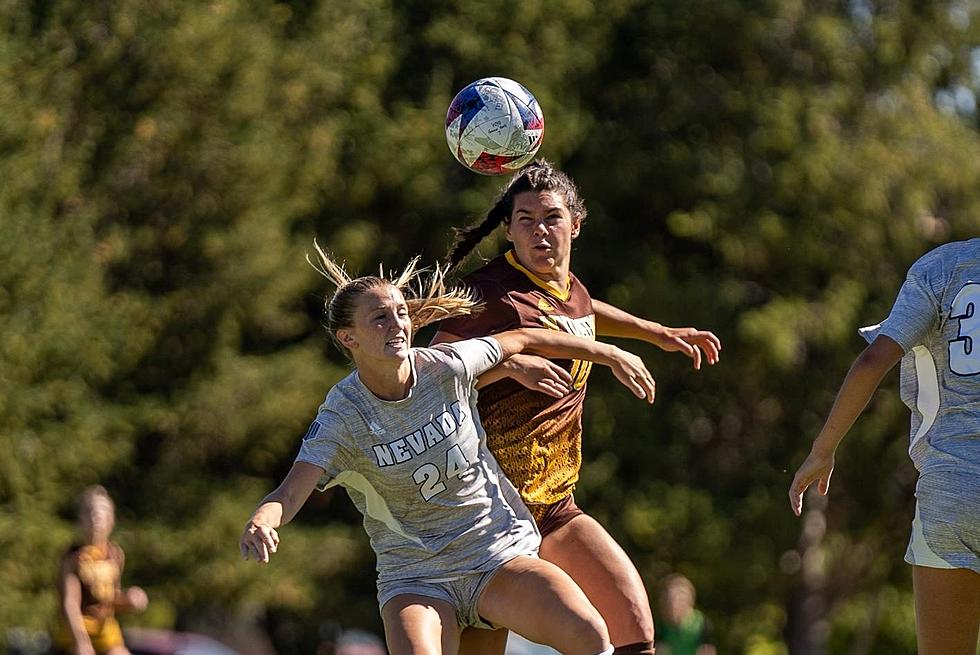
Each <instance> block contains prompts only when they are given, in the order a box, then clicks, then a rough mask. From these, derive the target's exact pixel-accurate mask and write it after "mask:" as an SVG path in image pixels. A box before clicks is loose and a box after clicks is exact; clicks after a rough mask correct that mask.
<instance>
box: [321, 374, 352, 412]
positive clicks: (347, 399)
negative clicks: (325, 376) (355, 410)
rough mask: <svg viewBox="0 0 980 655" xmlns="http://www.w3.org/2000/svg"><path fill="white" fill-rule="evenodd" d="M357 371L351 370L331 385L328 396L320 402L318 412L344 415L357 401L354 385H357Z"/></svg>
mask: <svg viewBox="0 0 980 655" xmlns="http://www.w3.org/2000/svg"><path fill="white" fill-rule="evenodd" d="M356 375H357V371H356V370H355V371H351V372H350V373H349V374H347V375H346V376H345V377H344V378H342V379H341V380H340V381H338V382H337V383H336V384H334V385H333V386H332V387H330V390H329V391H327V395H326V397H325V398H324V399H323V402H322V403H321V404H320V408H319V409H318V410H317V414H324V413H327V414H339V415H343V414H344V412H345V411H347V410H348V409H349V407H350V405H351V404H352V403H354V402H355V398H356V393H355V390H354V387H355V386H356V381H355V379H354V378H355V376H356Z"/></svg>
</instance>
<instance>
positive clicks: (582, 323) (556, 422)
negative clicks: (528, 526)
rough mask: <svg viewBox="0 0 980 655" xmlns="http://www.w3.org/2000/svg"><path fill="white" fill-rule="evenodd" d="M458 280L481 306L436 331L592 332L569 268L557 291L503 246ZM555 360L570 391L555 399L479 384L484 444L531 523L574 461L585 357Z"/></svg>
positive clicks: (562, 487)
mask: <svg viewBox="0 0 980 655" xmlns="http://www.w3.org/2000/svg"><path fill="white" fill-rule="evenodd" d="M464 281H465V282H466V284H467V285H468V286H469V287H471V288H472V289H473V290H474V291H475V292H476V294H477V296H478V297H479V298H480V300H482V301H483V302H484V303H486V307H485V308H484V310H483V311H482V312H480V313H479V314H477V315H476V316H473V317H462V318H454V319H450V320H446V321H443V322H442V324H441V325H440V327H439V329H440V331H442V332H445V333H447V334H450V335H454V336H456V337H460V338H470V337H476V336H482V335H488V334H495V333H497V332H502V331H504V330H512V329H517V328H531V327H534V328H547V329H551V330H562V331H564V332H569V333H571V334H575V335H578V336H582V337H588V338H593V339H594V338H595V316H594V315H593V311H592V297H591V296H590V295H589V292H588V290H587V289H586V288H585V286H584V285H583V284H582V283H581V282H580V281H579V280H578V278H576V277H575V275H573V274H571V273H569V282H568V287H567V288H566V289H565V290H564V291H558V290H557V289H555V288H554V287H552V286H551V285H549V284H548V283H546V282H545V281H544V280H542V279H540V278H539V277H537V276H536V275H534V273H532V272H531V271H529V270H527V269H526V268H524V267H523V266H521V264H520V263H519V262H518V261H517V259H516V258H515V257H514V253H513V251H510V252H507V253H506V254H504V255H503V256H500V257H497V258H496V259H494V260H493V261H491V262H489V263H488V264H487V265H486V266H483V267H482V268H480V269H478V270H477V271H474V272H473V273H471V274H470V275H468V276H467V277H466V278H464ZM556 363H557V364H559V365H561V366H564V367H565V368H566V370H568V372H569V373H570V374H571V376H572V386H573V390H572V391H571V393H569V394H567V395H566V396H564V397H562V398H552V397H550V396H547V395H545V394H543V393H540V392H538V391H533V390H531V389H528V388H526V387H524V386H522V385H521V384H519V383H517V382H515V381H514V380H512V379H510V378H505V379H503V380H500V381H498V382H495V383H493V384H491V385H489V386H487V387H484V388H482V389H481V390H480V396H479V410H480V421H481V422H482V423H483V427H484V429H485V430H486V433H487V441H488V445H489V446H490V450H491V451H492V452H493V454H494V456H495V457H496V458H497V461H498V462H499V463H500V466H501V467H502V468H503V470H504V472H506V474H507V477H509V478H510V480H511V482H513V484H514V486H515V487H517V490H518V491H520V493H521V497H522V498H523V499H524V502H525V503H527V505H528V507H529V508H530V510H531V513H532V514H533V515H534V518H535V519H536V520H538V521H539V522H540V521H541V519H542V517H543V516H544V514H545V512H546V510H547V509H548V506H549V505H551V504H553V503H557V502H558V501H560V500H562V499H564V498H567V497H568V496H569V495H570V494H571V493H572V491H573V489H574V488H575V483H576V482H577V481H578V474H579V468H580V467H581V464H582V405H583V403H584V401H585V386H586V380H587V379H588V377H589V372H590V370H591V368H592V363H591V362H587V361H580V360H571V361H569V360H558V361H557V362H556Z"/></svg>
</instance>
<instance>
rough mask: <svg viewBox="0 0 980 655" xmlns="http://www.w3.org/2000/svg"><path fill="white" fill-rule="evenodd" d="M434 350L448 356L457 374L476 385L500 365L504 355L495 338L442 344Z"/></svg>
mask: <svg viewBox="0 0 980 655" xmlns="http://www.w3.org/2000/svg"><path fill="white" fill-rule="evenodd" d="M433 349H434V350H438V351H440V352H442V353H443V354H445V355H448V356H449V357H450V366H451V367H453V368H455V369H456V374H457V375H459V376H460V377H462V378H464V379H465V380H466V381H467V382H469V383H470V384H475V382H476V378H477V377H479V376H480V375H481V374H482V373H484V372H485V371H487V370H489V369H491V368H493V367H494V366H496V365H497V364H499V363H500V360H501V359H503V354H504V353H503V350H501V348H500V343H499V342H498V341H497V340H496V339H494V338H493V337H481V338H478V339H464V340H463V341H455V342H453V343H441V344H439V345H437V346H435V347H434V348H433ZM454 363H455V364H456V366H454Z"/></svg>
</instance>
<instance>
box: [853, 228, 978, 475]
mask: <svg viewBox="0 0 980 655" xmlns="http://www.w3.org/2000/svg"><path fill="white" fill-rule="evenodd" d="M861 333H862V334H863V335H864V336H865V338H867V339H868V341H872V340H873V339H874V337H876V336H877V335H878V334H884V335H886V336H888V337H890V338H892V339H894V340H895V342H896V343H898V345H900V346H901V347H902V349H903V350H904V351H905V357H903V358H902V382H901V393H902V400H903V401H904V402H905V404H906V405H908V406H909V409H911V410H912V431H911V437H910V438H911V441H910V445H909V454H910V455H911V457H912V461H913V463H914V464H915V466H916V468H917V469H918V470H919V472H920V473H929V472H932V471H937V470H961V471H962V470H970V471H975V472H976V473H978V474H980V239H970V240H969V241H957V242H954V243H948V244H946V245H943V246H940V247H938V248H936V249H935V250H932V251H931V252H929V253H927V254H926V255H924V256H923V257H922V258H921V259H919V260H918V261H917V262H916V263H915V264H913V265H912V268H910V269H909V272H908V277H907V278H906V280H905V284H903V285H902V289H901V291H899V293H898V298H897V299H896V300H895V305H894V306H893V307H892V311H891V313H890V314H889V315H888V318H887V319H885V321H884V322H883V323H881V325H876V326H872V327H869V328H864V329H863V330H862V331H861ZM978 479H980V478H978Z"/></svg>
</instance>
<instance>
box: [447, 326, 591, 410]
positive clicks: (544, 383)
mask: <svg viewBox="0 0 980 655" xmlns="http://www.w3.org/2000/svg"><path fill="white" fill-rule="evenodd" d="M461 339H462V337H458V336H456V335H455V334H451V333H449V332H445V331H442V330H440V331H439V332H436V335H435V336H434V337H432V342H431V345H433V346H434V345H436V344H437V343H452V342H453V341H460V340H461ZM504 378H513V379H514V380H516V381H517V382H519V383H520V384H522V385H524V386H525V387H527V388H528V389H531V390H533V391H540V392H541V393H543V394H547V395H549V396H551V397H552V398H561V397H562V396H564V395H565V394H567V393H568V392H569V391H571V390H572V376H571V374H570V373H569V372H568V371H566V370H565V369H563V368H562V367H561V366H559V365H558V364H555V363H554V362H552V361H550V360H548V359H545V358H544V357H538V356H537V355H528V354H518V355H514V356H512V357H509V358H507V359H505V360H504V361H502V362H500V363H499V364H497V365H496V366H494V367H493V368H492V369H490V370H489V371H485V372H483V373H481V374H480V377H479V378H477V383H476V388H477V389H482V388H483V387H485V386H487V385H490V384H493V383H494V382H497V381H498V380H503V379H504Z"/></svg>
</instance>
